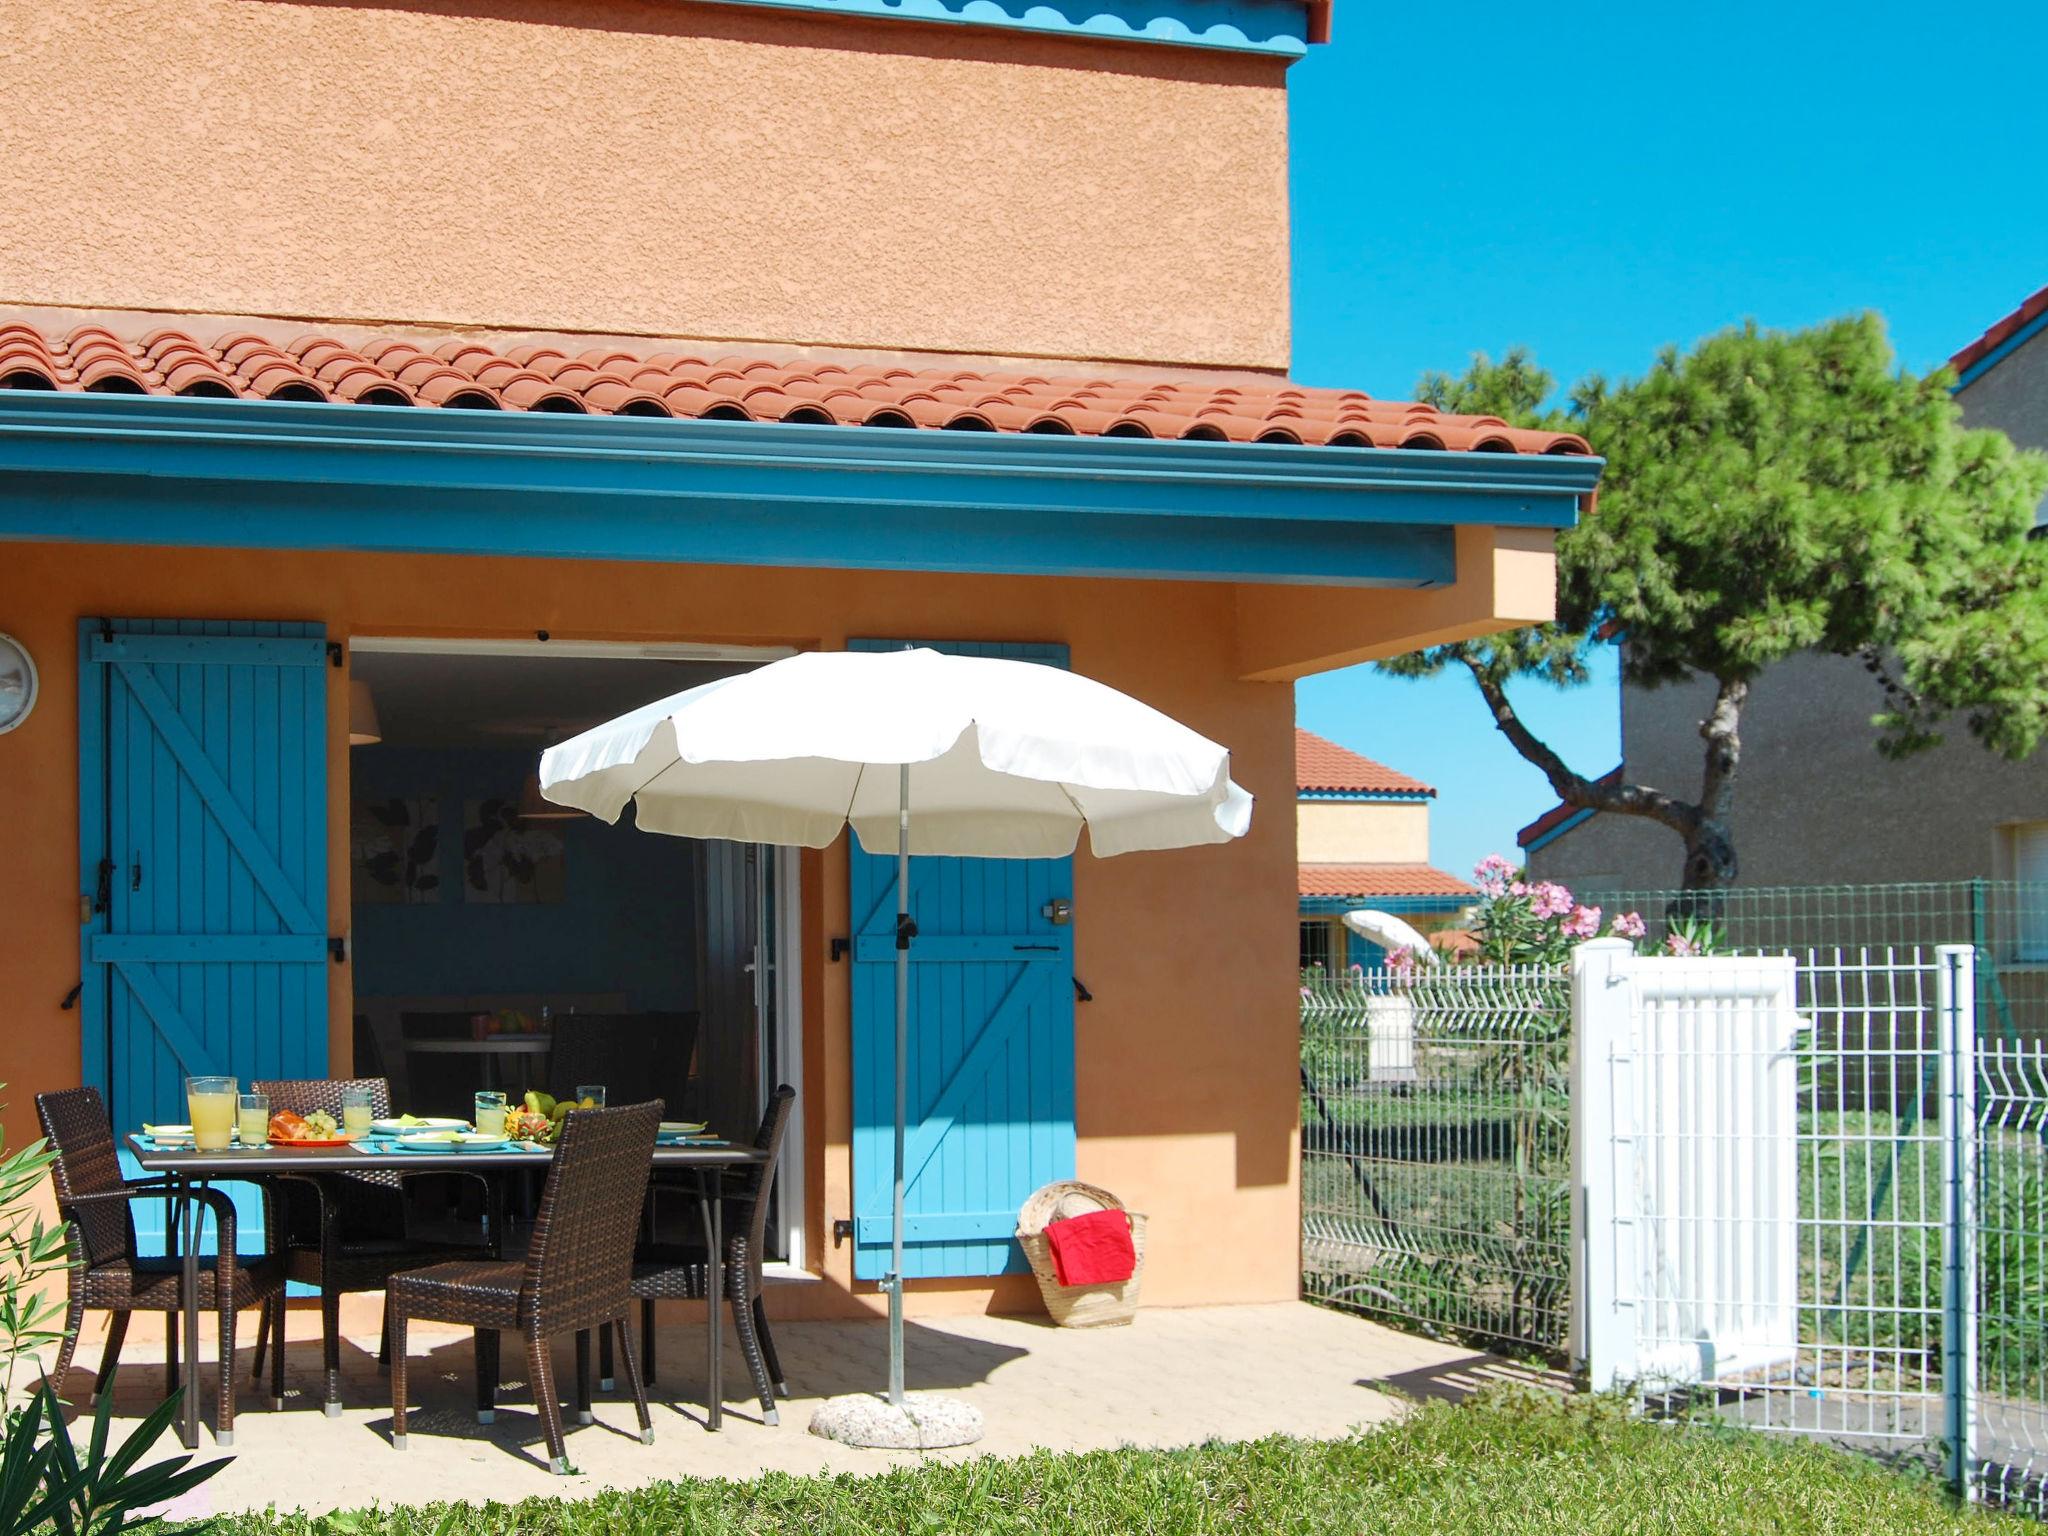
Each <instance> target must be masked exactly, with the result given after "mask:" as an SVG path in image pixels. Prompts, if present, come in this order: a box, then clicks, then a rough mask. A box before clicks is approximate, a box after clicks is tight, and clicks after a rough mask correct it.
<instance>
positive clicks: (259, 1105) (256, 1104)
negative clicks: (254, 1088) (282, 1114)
mask: <svg viewBox="0 0 2048 1536" xmlns="http://www.w3.org/2000/svg"><path fill="white" fill-rule="evenodd" d="M235 1134H236V1135H237V1136H239V1137H240V1138H241V1140H242V1145H243V1146H245V1147H260V1146H263V1145H265V1144H266V1143H267V1142H268V1141H269V1140H270V1095H269V1094H267V1093H245V1094H242V1095H241V1096H240V1097H239V1098H237V1099H236V1100H235Z"/></svg>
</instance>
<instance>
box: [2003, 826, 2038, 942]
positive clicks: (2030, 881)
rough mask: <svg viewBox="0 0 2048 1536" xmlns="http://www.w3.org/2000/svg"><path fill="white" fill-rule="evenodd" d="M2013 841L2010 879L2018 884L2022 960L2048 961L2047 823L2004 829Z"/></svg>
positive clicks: (2019, 933) (2016, 920) (2016, 923)
mask: <svg viewBox="0 0 2048 1536" xmlns="http://www.w3.org/2000/svg"><path fill="white" fill-rule="evenodd" d="M2006 836H2007V837H2009V838H2010V839H2011V840H2012V843H2011V851H2012V877H2013V879H2015V880H2017V881H2019V882H2020V888H2019V892H2018V897H2017V900H2016V901H2015V903H2014V905H2015V909H2016V910H2015V923H2014V926H2015V928H2016V929H2017V931H2018V937H2019V947H2018V954H2017V957H2018V958H2019V959H2021V960H2044V961H2048V821H2023V822H2020V823H2019V824H2018V825H2017V826H2012V827H2008V828H2006Z"/></svg>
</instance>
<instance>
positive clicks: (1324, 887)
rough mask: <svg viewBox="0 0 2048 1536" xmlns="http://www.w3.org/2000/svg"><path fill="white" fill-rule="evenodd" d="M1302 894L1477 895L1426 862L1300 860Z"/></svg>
mask: <svg viewBox="0 0 2048 1536" xmlns="http://www.w3.org/2000/svg"><path fill="white" fill-rule="evenodd" d="M1300 885H1301V894H1302V895H1304V896H1477V895H1478V894H1479V893H1478V892H1477V891H1475V890H1473V889H1472V887H1471V886H1469V885H1467V884H1466V883H1465V882H1464V881H1462V880H1460V879H1459V878H1458V877H1457V876H1456V875H1448V874H1445V873H1444V872H1443V871H1442V870H1440V869H1437V868H1435V867H1434V866H1433V865H1429V864H1303V865H1301V866H1300Z"/></svg>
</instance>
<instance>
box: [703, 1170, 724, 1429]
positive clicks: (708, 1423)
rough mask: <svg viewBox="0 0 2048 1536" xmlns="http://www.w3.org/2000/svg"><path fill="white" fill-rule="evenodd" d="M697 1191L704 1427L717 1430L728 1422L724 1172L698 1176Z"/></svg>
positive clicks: (709, 1172) (704, 1172)
mask: <svg viewBox="0 0 2048 1536" xmlns="http://www.w3.org/2000/svg"><path fill="white" fill-rule="evenodd" d="M697 1189H698V1193H699V1194H700V1195H701V1196H702V1197H703V1208H704V1243H705V1250H706V1253H705V1265H704V1278H705V1286H704V1328H705V1334H704V1383H705V1385H704V1395H705V1397H706V1398H707V1399H708V1401H707V1402H706V1403H705V1407H704V1427H705V1428H706V1429H709V1430H714V1431H715V1430H717V1429H718V1428H719V1427H720V1426H721V1425H723V1424H724V1422H725V1380H724V1368H723V1367H724V1362H723V1360H722V1359H721V1356H722V1355H723V1354H724V1349H723V1343H724V1334H725V1330H724V1329H723V1328H722V1327H721V1326H720V1323H721V1319H720V1317H719V1310H720V1308H721V1307H723V1306H724V1304H725V1201H724V1199H723V1198H722V1196H723V1193H724V1189H723V1176H722V1173H721V1171H720V1170H719V1169H717V1168H707V1169H704V1170H702V1171H701V1172H700V1173H699V1174H698V1176H697Z"/></svg>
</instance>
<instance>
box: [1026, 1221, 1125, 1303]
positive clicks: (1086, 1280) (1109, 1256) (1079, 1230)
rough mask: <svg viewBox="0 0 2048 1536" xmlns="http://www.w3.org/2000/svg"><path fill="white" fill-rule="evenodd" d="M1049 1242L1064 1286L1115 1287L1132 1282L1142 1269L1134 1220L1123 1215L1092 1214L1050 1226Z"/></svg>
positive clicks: (1053, 1264) (1049, 1224) (1048, 1232)
mask: <svg viewBox="0 0 2048 1536" xmlns="http://www.w3.org/2000/svg"><path fill="white" fill-rule="evenodd" d="M1045 1240H1046V1242H1047V1243H1049V1244H1050V1245H1051V1247H1052V1268H1053V1273H1054V1274H1056V1275H1057V1276H1059V1282H1060V1284H1061V1285H1115V1284H1117V1283H1118V1282H1119V1281H1123V1280H1128V1279H1130V1278H1131V1275H1132V1273H1133V1272H1134V1271H1135V1270H1136V1269H1137V1267H1138V1250H1137V1249H1135V1248H1133V1247H1132V1246H1131V1218H1130V1217H1129V1216H1126V1215H1125V1214H1124V1213H1123V1212H1122V1211H1090V1212H1089V1213H1088V1214H1087V1215H1086V1216H1070V1217H1068V1218H1067V1219H1066V1220H1065V1221H1055V1222H1049V1223H1048V1224H1047V1225H1046V1229H1045Z"/></svg>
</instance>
